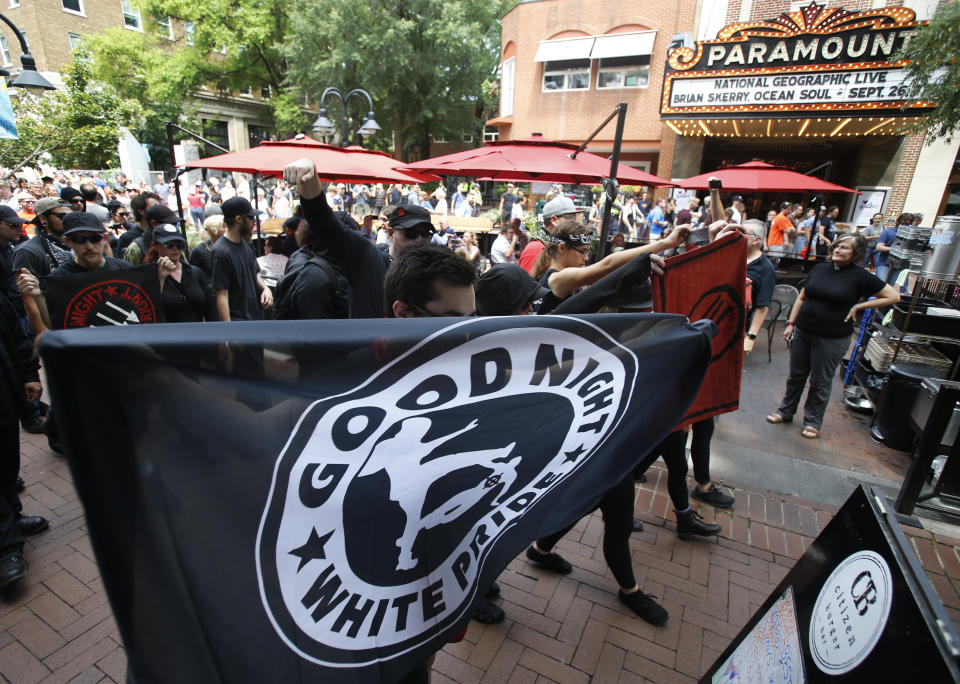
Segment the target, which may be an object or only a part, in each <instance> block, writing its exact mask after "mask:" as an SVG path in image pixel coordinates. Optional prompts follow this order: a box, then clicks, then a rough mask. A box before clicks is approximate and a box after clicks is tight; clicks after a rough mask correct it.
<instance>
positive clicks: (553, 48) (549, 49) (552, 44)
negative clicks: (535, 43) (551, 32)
mask: <svg viewBox="0 0 960 684" xmlns="http://www.w3.org/2000/svg"><path fill="white" fill-rule="evenodd" d="M593 40H594V36H584V37H581V38H561V39H560V40H541V41H540V47H538V48H537V56H536V57H534V58H533V61H534V62H561V61H566V60H568V59H590V50H591V49H593Z"/></svg>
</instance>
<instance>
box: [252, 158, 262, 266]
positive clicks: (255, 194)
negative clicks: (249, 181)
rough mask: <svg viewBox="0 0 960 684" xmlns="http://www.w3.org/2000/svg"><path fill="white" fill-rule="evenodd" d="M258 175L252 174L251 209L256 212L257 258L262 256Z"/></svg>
mask: <svg viewBox="0 0 960 684" xmlns="http://www.w3.org/2000/svg"><path fill="white" fill-rule="evenodd" d="M259 178H260V176H259V174H256V173H255V174H253V208H254V209H256V210H257V218H256V221H257V256H263V234H262V233H261V232H260V193H259V192H257V190H258V189H259V188H260V181H259V180H258V179H259Z"/></svg>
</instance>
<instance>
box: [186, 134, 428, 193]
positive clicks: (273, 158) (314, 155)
mask: <svg viewBox="0 0 960 684" xmlns="http://www.w3.org/2000/svg"><path fill="white" fill-rule="evenodd" d="M304 157H307V158H309V159H312V160H313V162H314V164H316V166H317V171H318V173H319V175H320V178H321V180H325V181H331V180H345V181H353V182H384V183H422V182H425V181H429V180H437V178H436V176H430V175H429V174H415V173H408V172H403V171H398V170H397V168H396V167H397V166H399V165H400V163H401V162H399V161H397V160H396V159H394V158H392V157H390V156H389V155H387V154H384V153H383V152H377V151H375V150H365V149H363V148H362V147H348V148H343V147H336V146H334V145H326V144H324V143H321V142H317V141H316V140H314V139H313V138H308V137H306V136H298V137H296V138H290V139H289V140H275V141H272V140H267V141H264V142H263V143H261V144H260V145H259V146H258V147H251V148H250V149H248V150H240V151H239V152H228V153H227V154H218V155H215V156H213V157H206V158H204V159H197V160H196V161H190V162H186V163H184V164H180V165H179V166H181V167H183V168H189V169H218V170H221V171H236V172H239V173H250V174H260V175H261V176H282V175H283V169H284V167H285V166H286V165H287V164H289V163H290V162H293V161H296V160H297V159H302V158H304Z"/></svg>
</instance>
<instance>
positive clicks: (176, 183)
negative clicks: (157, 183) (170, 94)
mask: <svg viewBox="0 0 960 684" xmlns="http://www.w3.org/2000/svg"><path fill="white" fill-rule="evenodd" d="M174 126H176V124H173V123H171V122H169V121H168V122H167V143H168V144H169V145H170V166H171V167H172V168H173V169H174V174H173V191H174V193H175V194H176V196H177V214H178V215H179V216H180V232H181V233H182V234H183V239H184V240H185V241H186V240H187V221H186V219H184V218H183V199H182V198H181V197H180V173H185V172H186V169H184V171H181V172H180V173H177V172H176V170H175V169H176V164H177V160H176V156H175V155H174V152H173V147H174V145H173V128H174ZM187 244H190V243H189V241H188V242H187Z"/></svg>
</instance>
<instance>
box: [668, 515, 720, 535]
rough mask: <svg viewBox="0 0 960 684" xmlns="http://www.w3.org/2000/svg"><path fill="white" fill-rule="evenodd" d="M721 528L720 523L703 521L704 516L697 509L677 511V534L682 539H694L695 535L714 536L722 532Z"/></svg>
mask: <svg viewBox="0 0 960 684" xmlns="http://www.w3.org/2000/svg"><path fill="white" fill-rule="evenodd" d="M720 530H721V527H720V526H719V525H711V524H710V523H705V522H703V517H702V516H701V515H700V514H699V513H697V512H696V511H692V510H691V511H687V512H686V513H677V534H679V535H680V538H681V539H692V538H693V536H694V535H697V536H699V537H713V536H715V535H718V534H720Z"/></svg>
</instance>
